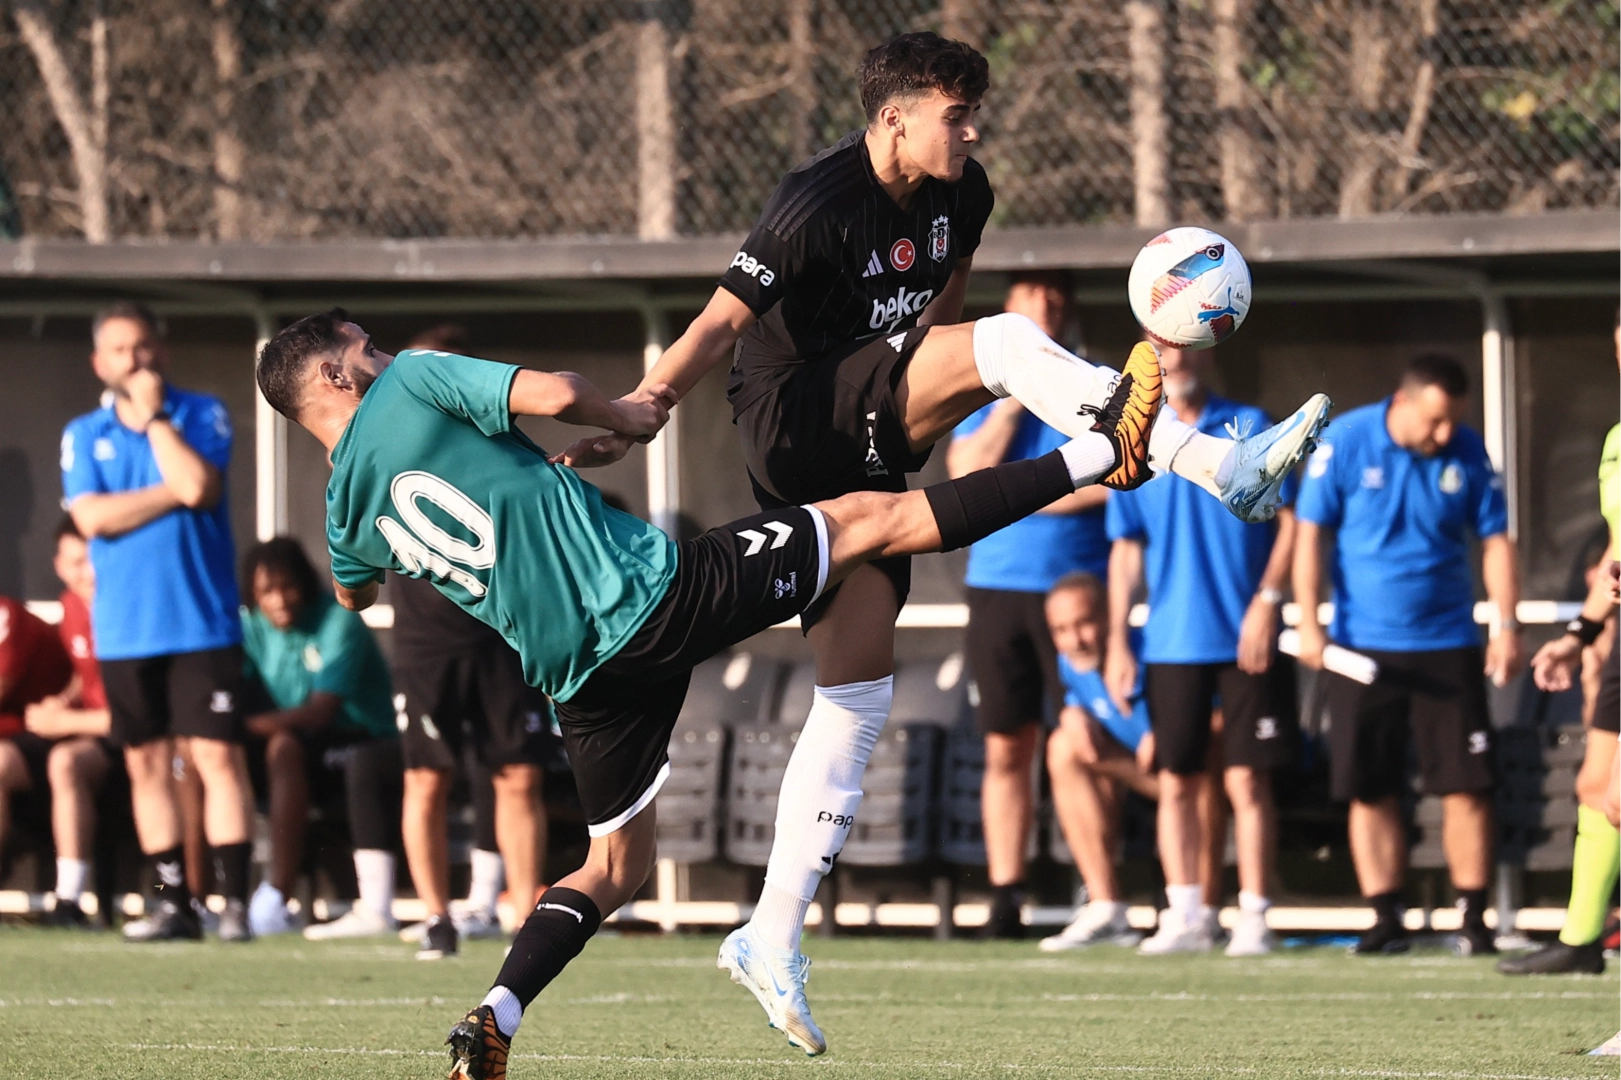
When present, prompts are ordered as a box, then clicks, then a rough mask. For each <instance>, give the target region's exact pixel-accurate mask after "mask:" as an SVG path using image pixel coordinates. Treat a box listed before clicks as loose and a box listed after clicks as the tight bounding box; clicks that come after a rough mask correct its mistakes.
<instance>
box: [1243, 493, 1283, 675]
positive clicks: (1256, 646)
mask: <svg viewBox="0 0 1621 1080" xmlns="http://www.w3.org/2000/svg"><path fill="white" fill-rule="evenodd" d="M1276 520H1277V523H1278V532H1277V536H1276V537H1275V538H1274V539H1273V541H1272V554H1271V555H1270V556H1268V557H1267V561H1266V569H1265V570H1264V571H1262V573H1261V584H1260V587H1259V588H1258V589H1256V591H1255V595H1254V596H1253V597H1251V598H1250V603H1249V607H1248V608H1246V609H1245V611H1244V622H1243V624H1242V625H1241V626H1240V627H1239V629H1238V666H1239V669H1240V670H1242V671H1247V672H1249V673H1250V674H1251V675H1259V674H1261V673H1262V672H1264V671H1266V669H1267V668H1269V667H1271V666H1272V652H1273V644H1274V643H1275V642H1276V641H1277V640H1278V612H1279V609H1280V608H1281V607H1282V604H1281V602H1280V601H1279V594H1281V593H1282V592H1283V586H1284V585H1285V584H1286V583H1287V582H1288V580H1289V572H1290V569H1291V567H1292V566H1293V563H1294V548H1295V533H1296V529H1297V526H1298V523H1297V522H1296V520H1295V513H1294V511H1293V510H1290V509H1288V508H1281V509H1279V510H1278V516H1277V519H1276Z"/></svg>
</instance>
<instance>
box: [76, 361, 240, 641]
mask: <svg viewBox="0 0 1621 1080" xmlns="http://www.w3.org/2000/svg"><path fill="white" fill-rule="evenodd" d="M164 401H165V403H166V404H167V406H168V408H169V411H170V413H171V414H172V416H173V421H172V422H173V424H174V426H175V428H176V430H177V431H179V433H180V436H181V438H183V439H185V440H186V443H187V444H188V445H189V446H190V447H191V448H192V449H193V450H195V451H197V453H198V454H200V455H202V457H203V458H204V459H205V460H207V461H208V462H209V463H210V464H212V465H213V466H214V467H215V468H216V469H218V470H219V471H220V472H221V474H223V473H224V472H225V471H226V467H227V466H228V465H229V464H230V461H231V417H230V414H229V413H228V412H227V411H226V409H225V405H224V403H223V402H221V401H220V400H219V399H218V398H215V397H210V396H209V395H207V394H194V393H191V392H189V391H186V390H179V389H176V388H174V387H172V386H171V387H168V388H167V389H166V390H165V396H164ZM162 482H163V476H162V474H161V473H160V472H159V471H158V463H157V460H156V459H155V458H154V457H153V456H152V446H151V444H150V443H149V442H147V439H146V435H145V434H144V433H142V432H138V431H132V430H130V429H129V428H127V427H125V426H124V425H123V423H122V422H121V421H120V420H119V419H118V415H117V413H115V412H114V411H113V406H112V404H111V401H110V399H109V402H108V404H107V405H106V406H104V407H103V408H100V409H97V410H96V411H95V412H90V413H85V414H84V415H83V416H80V417H78V418H76V419H74V420H72V421H71V422H69V424H68V425H67V427H66V428H65V429H63V431H62V493H63V496H64V500H65V502H67V503H71V502H72V501H73V500H74V499H76V498H78V497H79V496H80V495H86V494H90V493H92V492H94V493H99V494H112V493H116V492H121V491H134V490H137V489H139V488H144V487H151V486H152V485H153V484H161V483H162ZM235 561H236V548H235V545H234V544H233V543H232V542H231V512H230V507H229V505H228V503H227V501H226V499H225V497H224V496H223V495H222V496H221V497H220V501H219V502H218V503H216V504H215V505H214V507H213V508H212V509H209V510H187V509H185V508H184V507H182V508H180V509H178V510H171V511H170V512H169V513H167V514H164V515H163V516H162V517H160V518H157V519H155V520H153V521H149V522H147V523H146V524H145V525H142V526H141V527H140V528H138V529H133V530H131V531H130V532H127V533H124V534H123V535H121V536H113V537H102V536H98V537H95V538H93V539H92V540H91V541H90V562H91V564H92V565H93V566H94V567H95V570H96V599H95V603H94V605H93V606H92V608H91V624H92V626H93V628H94V631H95V638H96V655H97V656H98V658H99V659H102V660H133V659H138V658H140V657H145V656H167V655H170V654H173V653H184V652H197V651H199V650H202V649H217V648H221V647H223V646H226V645H235V644H236V643H237V642H239V641H241V640H242V622H241V619H240V618H239V617H238V615H237V593H236V576H235V566H234V563H235Z"/></svg>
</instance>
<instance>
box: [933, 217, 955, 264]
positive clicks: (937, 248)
mask: <svg viewBox="0 0 1621 1080" xmlns="http://www.w3.org/2000/svg"><path fill="white" fill-rule="evenodd" d="M950 250H951V219H950V218H948V217H946V216H945V215H944V214H941V215H940V216H939V217H937V218H935V219H934V227H933V228H931V229H930V230H929V258H931V259H933V260H934V261H935V262H944V261H945V257H946V252H948V251H950Z"/></svg>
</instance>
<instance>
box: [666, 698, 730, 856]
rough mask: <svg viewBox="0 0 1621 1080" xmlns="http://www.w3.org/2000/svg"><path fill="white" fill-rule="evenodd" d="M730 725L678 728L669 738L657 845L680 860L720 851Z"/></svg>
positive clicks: (714, 853) (715, 854) (668, 854)
mask: <svg viewBox="0 0 1621 1080" xmlns="http://www.w3.org/2000/svg"><path fill="white" fill-rule="evenodd" d="M725 764H726V729H725V728H723V727H720V726H719V725H716V726H713V727H709V728H704V729H700V728H696V727H688V728H686V729H684V730H683V729H677V730H676V733H675V734H674V735H673V736H672V737H671V738H670V778H669V779H668V780H667V781H665V784H664V788H663V790H661V791H660V792H659V804H658V849H659V855H660V856H661V857H662V858H667V859H674V860H675V861H676V862H683V863H695V862H708V861H710V860H712V859H714V858H715V857H717V856H718V855H719V854H720V831H721V820H722V819H721V794H722V787H721V777H722V769H723V768H724V766H725Z"/></svg>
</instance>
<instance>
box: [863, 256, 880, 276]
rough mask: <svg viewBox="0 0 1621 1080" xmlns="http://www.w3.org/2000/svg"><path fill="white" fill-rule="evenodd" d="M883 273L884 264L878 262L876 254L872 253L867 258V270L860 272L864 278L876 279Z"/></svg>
mask: <svg viewBox="0 0 1621 1080" xmlns="http://www.w3.org/2000/svg"><path fill="white" fill-rule="evenodd" d="M883 272H884V264H883V263H881V262H879V261H878V253H877V252H876V251H874V252H873V253H872V254H871V255H869V256H868V257H867V268H866V269H865V270H863V271H861V276H862V277H864V278H869V277H877V276H878V275H879V274H882V273H883Z"/></svg>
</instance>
